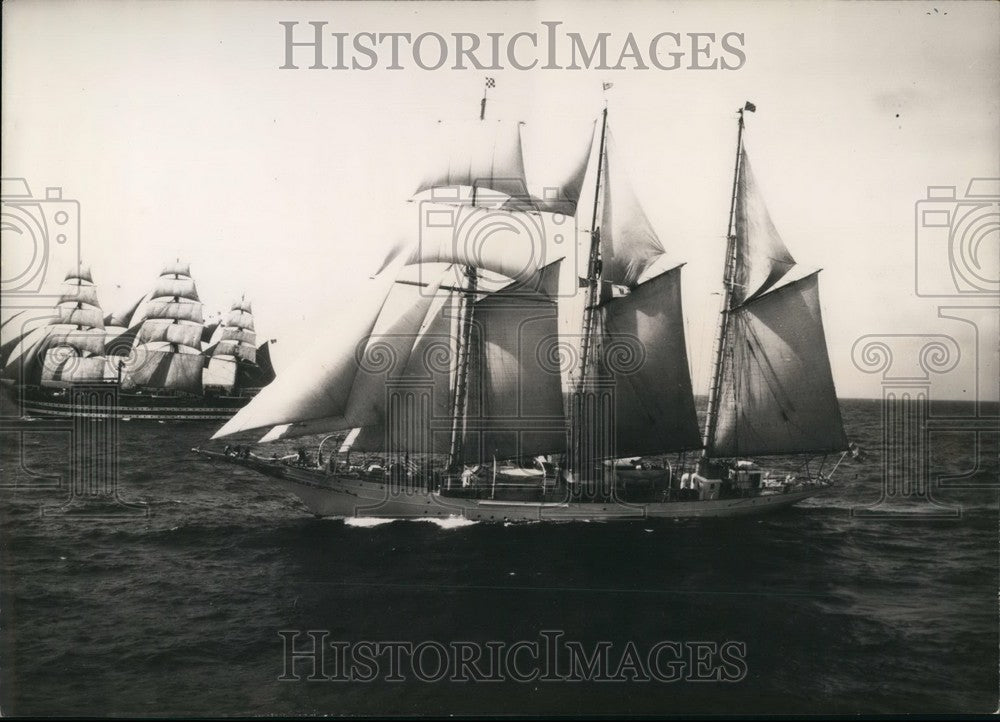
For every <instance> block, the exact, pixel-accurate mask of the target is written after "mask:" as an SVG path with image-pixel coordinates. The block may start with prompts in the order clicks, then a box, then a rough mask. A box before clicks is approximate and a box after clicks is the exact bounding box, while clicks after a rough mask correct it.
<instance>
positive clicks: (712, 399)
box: [701, 103, 752, 461]
mask: <svg viewBox="0 0 1000 722" xmlns="http://www.w3.org/2000/svg"><path fill="white" fill-rule="evenodd" d="M750 107H752V106H751V105H750V104H749V103H747V104H746V105H745V106H744V107H743V108H740V109H739V111H737V116H738V130H737V132H736V161H735V163H734V167H733V192H732V196H731V198H730V200H729V224H728V226H727V228H726V260H725V264H724V265H723V271H722V289H723V290H722V311H721V313H720V314H719V326H718V333H717V334H716V337H715V344H714V349H715V353H714V354H713V361H712V384H711V386H709V389H708V413H707V414H706V417H705V433H704V436H703V438H702V441H703V444H704V446H703V448H702V451H701V458H702V460H703V461H704V460H707V459H708V453H709V451H708V450H709V446H710V443H711V440H712V438H714V436H715V430H716V425H717V424H718V421H719V402H720V399H721V395H720V390H721V388H722V373H723V369H724V364H723V363H722V360H723V358H725V355H726V353H727V348H726V347H727V343H726V339H727V338H728V336H729V321H730V313H729V311H730V308H729V307H730V306H731V305H732V300H733V284H734V280H735V279H734V276H735V268H736V195H737V192H738V189H739V178H740V162H741V159H742V157H743V127H744V124H743V111H744V110H746V109H749V108H750Z"/></svg>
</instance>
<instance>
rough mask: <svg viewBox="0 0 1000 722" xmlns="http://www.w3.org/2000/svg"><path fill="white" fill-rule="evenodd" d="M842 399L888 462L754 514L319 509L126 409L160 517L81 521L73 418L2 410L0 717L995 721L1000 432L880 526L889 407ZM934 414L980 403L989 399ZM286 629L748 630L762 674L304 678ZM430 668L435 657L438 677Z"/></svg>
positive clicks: (943, 437) (508, 641) (967, 445)
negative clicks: (288, 665)
mask: <svg viewBox="0 0 1000 722" xmlns="http://www.w3.org/2000/svg"><path fill="white" fill-rule="evenodd" d="M843 410H844V415H845V423H846V426H847V430H848V436H849V437H850V438H851V439H852V440H855V441H858V442H859V443H860V444H861V445H862V446H863V447H864V448H865V449H866V450H867V451H868V453H869V456H868V458H867V460H865V461H863V462H859V461H852V460H850V459H847V460H845V461H844V463H843V465H842V466H841V467H840V469H839V470H838V472H837V475H836V477H835V478H836V481H837V482H839V483H838V485H837V487H836V488H835V489H833V490H831V491H830V492H828V493H826V494H825V495H822V496H820V497H817V498H814V499H811V500H808V501H806V502H804V503H803V504H801V505H800V506H798V507H795V508H792V509H790V510H788V511H785V512H781V513H778V514H775V515H772V516H768V517H763V518H760V519H750V520H702V521H673V520H668V521H659V522H650V521H646V522H634V523H633V522H628V523H625V522H619V523H607V524H587V523H574V524H516V525H490V524H459V523H443V524H436V523H429V522H425V521H412V522H407V521H396V522H390V523H382V524H374V523H368V522H365V523H358V522H345V521H343V520H335V519H324V520H321V519H315V518H313V517H312V516H310V515H309V514H308V513H307V512H306V511H305V508H304V507H303V506H302V505H301V504H300V503H299V502H298V501H297V500H296V499H295V498H294V497H292V496H290V495H288V494H286V493H285V492H283V491H281V490H279V489H277V488H275V487H274V486H273V485H272V483H271V482H270V481H268V480H267V479H264V478H258V477H256V476H255V475H253V474H251V473H249V472H246V471H243V470H239V469H234V468H231V467H223V466H213V464H212V463H210V462H208V461H206V460H204V459H203V458H200V457H196V456H194V455H193V454H191V453H190V452H189V449H190V448H191V447H192V446H195V445H198V444H201V443H203V442H204V441H205V439H206V438H207V437H208V436H209V435H210V434H211V433H212V431H213V430H214V429H212V428H211V427H204V426H179V425H168V424H132V423H122V424H121V426H120V440H119V466H120V468H119V487H118V488H119V493H120V496H121V497H122V498H123V499H125V500H126V501H130V502H143V503H144V504H145V505H146V506H145V511H146V512H148V513H141V512H140V513H138V514H135V513H132V512H130V511H129V510H128V509H126V508H124V507H115V508H113V509H112V511H114V512H117V515H116V514H111V513H110V512H108V514H110V516H105V518H100V519H93V518H81V517H79V516H74V515H71V514H66V513H63V512H62V511H60V504H61V503H62V502H63V501H64V500H66V499H67V498H68V494H69V491H68V487H67V482H66V480H65V477H66V475H67V474H68V473H69V472H68V470H69V459H70V457H71V449H70V444H69V435H68V434H67V433H66V432H65V431H60V430H58V429H57V428H55V429H54V428H47V427H45V425H44V422H41V421H39V422H34V423H25V424H21V425H19V426H17V427H16V430H15V431H11V430H10V425H9V424H8V430H7V432H5V433H4V436H3V441H2V449H0V451H2V457H0V463H2V477H0V479H2V481H0V484H2V487H0V555H2V556H0V560H2V566H0V570H2V579H0V581H2V592H0V594H2V596H0V603H2V611H0V615H2V616H0V625H2V629H0V655H2V656H0V707H2V711H3V713H4V714H7V715H11V714H16V715H94V714H110V715H122V716H126V715H127V716H141V715H224V714H241V715H257V714H259V715H267V714H316V715H345V714H370V715H377V714H420V713H429V714H439V715H443V714H525V713H536V714H561V715H574V716H575V715H594V714H601V715H604V714H613V713H619V714H671V713H697V712H705V713H720V712H733V713H803V712H827V713H856V712H868V713H873V712H983V713H985V712H991V711H993V710H994V709H995V708H996V706H997V697H998V676H997V669H998V624H997V621H998V614H997V591H998V514H997V434H996V433H995V432H988V433H984V434H981V435H980V443H979V449H978V456H979V464H978V466H979V467H980V468H979V469H978V470H977V469H976V467H977V461H976V456H977V453H976V444H975V442H974V439H973V436H972V434H971V433H970V432H968V431H966V430H963V429H964V428H965V427H964V426H962V425H961V424H957V425H956V426H957V427H958V428H959V430H958V431H941V432H935V433H934V434H933V435H932V436H931V439H930V452H929V458H928V464H929V468H930V470H931V472H932V473H934V474H949V475H952V476H962V475H966V476H965V478H962V479H959V480H951V481H947V482H941V483H940V484H935V485H934V489H933V491H934V494H935V496H936V497H937V499H938V501H939V502H940V503H941V507H939V508H938V510H937V511H938V512H939V514H941V516H939V517H937V518H928V517H927V515H926V513H924V514H922V515H921V516H920V517H919V518H914V517H910V516H902V517H901V516H897V517H895V518H873V517H868V516H859V515H857V514H852V509H853V510H855V511H857V510H858V509H859V508H861V507H865V506H866V505H871V504H873V503H875V502H876V501H877V500H878V499H879V498H880V495H881V490H882V488H883V481H882V460H883V458H884V451H883V450H882V448H881V445H882V441H881V434H882V431H881V406H880V402H878V401H850V400H848V401H844V402H843ZM933 412H934V413H935V414H936V415H942V416H954V417H956V418H959V417H961V418H968V417H969V415H971V414H972V413H973V412H974V409H973V408H972V407H971V406H969V405H962V404H950V405H949V404H943V405H938V406H935V407H934V409H933ZM980 412H981V413H982V412H983V410H980ZM986 412H988V413H991V414H994V415H995V414H996V413H997V410H996V407H995V406H994V407H992V408H988V409H986ZM986 428H989V424H987V426H986ZM993 428H995V416H994V422H993ZM914 473H916V472H914ZM60 477H63V480H62V482H60ZM892 508H893V509H895V510H898V509H900V508H903V509H910V510H911V511H914V512H926V510H927V509H928V508H929V507H928V506H927V504H926V503H922V502H919V501H913V500H910V501H909V502H908V503H907V504H895V505H894V506H893V507H892ZM42 510H44V513H42ZM952 512H960V514H958V515H954V516H951V517H950V518H949V517H948V516H947V515H948V514H950V513H952ZM282 630H302V631H303V632H304V631H306V630H325V631H328V633H329V634H328V637H327V641H328V642H329V641H343V642H348V643H354V642H359V641H363V640H371V641H375V642H378V641H404V642H407V641H408V642H412V643H414V644H416V643H420V642H425V641H434V642H440V643H441V644H443V645H449V644H451V643H452V642H455V641H469V642H479V643H484V644H485V643H486V642H489V641H494V642H499V643H503V644H504V645H507V647H508V648H509V646H510V645H512V644H514V643H516V642H518V641H521V640H523V641H527V642H532V643H533V642H540V641H542V642H543V641H544V640H543V638H542V637H541V636H540V635H541V633H542V632H543V631H550V630H559V631H561V632H562V634H563V636H562V638H561V639H562V640H563V641H566V640H569V641H575V642H579V643H581V644H582V645H583V646H584V648H586V649H590V648H592V647H593V646H594V645H595V644H596V643H598V642H600V641H607V642H610V643H611V652H610V657H611V659H612V660H616V661H617V660H618V659H619V658H620V657H621V656H622V654H623V650H624V649H625V648H626V647H627V645H628V643H629V642H630V641H631V642H633V643H634V645H635V646H636V648H637V649H638V650H640V654H641V655H642V656H643V657H645V654H646V650H648V649H649V648H650V647H651V646H652V645H654V644H655V643H657V642H659V641H673V642H678V643H682V644H683V643H689V644H690V643H692V642H698V641H702V642H714V643H717V644H722V643H724V642H726V641H732V642H738V643H741V644H744V645H745V675H742V679H740V680H739V681H736V682H721V681H707V682H706V681H685V680H684V679H680V680H678V681H674V682H661V681H656V680H652V681H617V682H616V681H611V682H607V681H605V682H596V681H593V682H587V681H572V680H570V681H565V680H564V681H541V680H535V681H532V682H516V681H513V680H510V679H509V678H508V680H507V681H500V682H475V681H465V682H462V681H449V680H448V679H447V678H446V679H444V680H442V681H438V682H425V681H421V680H419V679H416V678H414V677H412V676H410V677H408V679H407V681H403V682H388V681H385V680H384V676H385V675H386V673H385V672H384V671H383V672H382V674H381V677H380V678H379V679H378V680H377V681H374V682H370V683H364V682H358V681H354V682H351V681H307V680H306V679H305V677H306V676H308V673H309V665H308V664H303V663H301V662H300V663H299V665H298V666H297V667H296V670H297V671H298V674H299V675H300V676H301V677H302V679H301V680H299V681H295V680H286V681H282V680H279V677H281V676H282V675H283V673H284V672H285V671H286V670H285V659H284V650H285V642H284V640H283V638H282V637H281V636H280V635H279V631H282ZM308 644H309V640H308V638H307V637H304V636H303V637H300V638H299V640H298V645H299V647H300V648H301V647H305V646H308ZM331 658H332V654H331ZM434 661H435V660H434V655H428V657H427V662H428V665H427V666H428V667H431V668H433V667H434ZM612 666H613V667H616V666H617V664H616V663H613V664H612ZM380 669H381V668H380ZM432 671H433V669H432Z"/></svg>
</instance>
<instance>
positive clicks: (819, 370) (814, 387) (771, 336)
mask: <svg viewBox="0 0 1000 722" xmlns="http://www.w3.org/2000/svg"><path fill="white" fill-rule="evenodd" d="M729 329H730V331H729V334H728V339H727V342H726V348H727V349H728V353H727V354H726V355H725V356H724V358H723V369H722V379H721V381H722V383H721V388H720V391H719V418H718V422H717V425H716V431H715V437H714V438H713V439H710V441H709V448H708V453H709V456H712V457H736V456H744V455H748V456H749V455H756V456H767V455H780V454H795V453H824V452H833V451H841V450H843V449H846V448H847V438H846V436H845V434H844V427H843V423H842V420H841V416H840V406H839V404H838V403H837V394H836V389H835V388H834V385H833V375H832V373H831V370H830V359H829V355H828V353H827V347H826V339H825V337H824V334H823V320H822V317H821V314H820V306H819V284H818V273H813V274H810V275H808V276H806V277H804V278H801V279H799V280H796V281H792V282H790V283H787V284H785V285H783V286H781V287H779V288H776V289H774V290H772V291H769V292H767V293H765V294H763V295H759V296H758V297H757V298H755V299H753V300H751V301H748V302H746V303H744V304H743V305H742V306H740V307H739V308H737V309H735V310H734V311H732V312H731V318H730V324H729Z"/></svg>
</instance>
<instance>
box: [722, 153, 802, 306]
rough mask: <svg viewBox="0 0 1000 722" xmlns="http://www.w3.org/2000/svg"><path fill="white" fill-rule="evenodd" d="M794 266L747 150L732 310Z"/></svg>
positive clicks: (743, 155)
mask: <svg viewBox="0 0 1000 722" xmlns="http://www.w3.org/2000/svg"><path fill="white" fill-rule="evenodd" d="M794 265H795V259H794V258H792V254H791V253H789V252H788V249H787V248H786V247H785V243H784V241H782V239H781V236H780V235H778V231H777V230H776V229H775V227H774V223H773V222H772V221H771V215H770V213H768V210H767V206H766V205H765V203H764V197H763V195H762V194H761V192H760V189H759V188H758V186H757V180H756V178H755V177H754V174H753V170H752V169H751V167H750V158H749V157H748V155H747V152H746V149H744V150H743V151H742V153H741V155H740V169H739V177H738V185H737V189H736V265H735V267H734V270H733V293H732V299H731V304H730V305H731V306H739V305H740V304H741V303H743V302H744V301H748V300H750V299H752V298H754V297H755V296H758V295H760V294H762V293H764V292H766V291H767V290H768V289H769V288H771V287H772V286H774V284H776V283H777V282H778V281H779V280H780V279H781V278H782V277H783V276H784V275H785V274H786V273H787V272H788V271H789V270H790V269H791V268H792V266H794Z"/></svg>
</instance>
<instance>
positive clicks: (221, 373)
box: [202, 356, 236, 392]
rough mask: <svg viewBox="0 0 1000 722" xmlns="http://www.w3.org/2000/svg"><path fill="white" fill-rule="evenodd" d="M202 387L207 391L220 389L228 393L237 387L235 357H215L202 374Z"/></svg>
mask: <svg viewBox="0 0 1000 722" xmlns="http://www.w3.org/2000/svg"><path fill="white" fill-rule="evenodd" d="M202 385H203V386H204V387H205V388H206V389H207V388H210V387H220V388H222V389H225V390H226V391H227V392H229V391H232V390H233V387H234V386H235V385H236V359H235V358H234V357H233V356H213V357H212V358H210V359H209V360H208V365H207V366H206V367H205V371H204V373H203V374H202Z"/></svg>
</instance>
